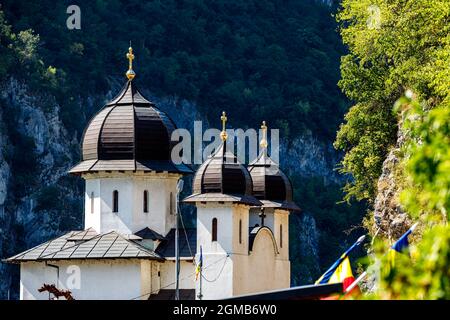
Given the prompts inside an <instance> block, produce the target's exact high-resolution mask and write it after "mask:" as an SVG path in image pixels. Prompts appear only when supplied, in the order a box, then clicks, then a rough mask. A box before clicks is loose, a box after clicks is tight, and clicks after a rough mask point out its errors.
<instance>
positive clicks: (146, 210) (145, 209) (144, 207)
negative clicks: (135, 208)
mask: <svg viewBox="0 0 450 320" xmlns="http://www.w3.org/2000/svg"><path fill="white" fill-rule="evenodd" d="M143 210H144V212H148V191H147V190H145V191H144V203H143Z"/></svg>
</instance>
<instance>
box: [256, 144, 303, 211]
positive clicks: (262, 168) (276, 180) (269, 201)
mask: <svg viewBox="0 0 450 320" xmlns="http://www.w3.org/2000/svg"><path fill="white" fill-rule="evenodd" d="M248 171H249V172H250V176H251V177H252V180H253V195H254V196H255V197H256V198H257V199H258V200H261V202H262V203H263V204H264V206H265V207H279V208H282V209H287V210H300V208H299V207H298V206H297V205H296V204H295V203H294V202H293V201H292V184H291V181H290V180H289V178H288V177H287V176H286V175H285V174H284V172H283V171H281V169H280V168H279V166H278V165H277V164H276V163H275V162H274V161H273V160H272V159H271V158H270V157H269V156H268V155H267V149H265V148H263V150H262V151H261V153H260V154H259V156H258V158H256V160H255V161H253V162H252V163H250V164H249V165H248Z"/></svg>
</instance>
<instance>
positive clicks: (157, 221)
mask: <svg viewBox="0 0 450 320" xmlns="http://www.w3.org/2000/svg"><path fill="white" fill-rule="evenodd" d="M83 177H84V178H85V180H86V191H85V228H86V229H87V228H91V227H92V228H94V229H95V230H96V231H97V232H99V233H105V232H109V231H112V230H115V231H117V232H119V233H122V234H130V233H135V232H137V231H139V230H141V229H143V228H145V227H149V228H151V229H153V230H155V231H156V232H158V233H160V234H162V235H165V234H167V233H168V232H169V230H170V229H171V228H173V227H174V225H175V215H174V211H175V197H176V185H177V181H178V179H179V178H180V177H181V176H180V175H178V174H168V173H142V172H141V173H139V172H137V173H120V172H111V173H106V172H103V173H97V174H85V175H84V176H83ZM114 190H117V191H118V193H119V210H118V212H117V213H116V212H112V209H113V208H112V207H113V191H114ZM145 190H147V191H148V199H149V200H148V212H144V207H143V201H144V200H143V199H144V191H145ZM92 194H93V195H94V202H93V203H94V210H93V211H92V210H91V204H92V202H91V195H92ZM171 194H172V196H171Z"/></svg>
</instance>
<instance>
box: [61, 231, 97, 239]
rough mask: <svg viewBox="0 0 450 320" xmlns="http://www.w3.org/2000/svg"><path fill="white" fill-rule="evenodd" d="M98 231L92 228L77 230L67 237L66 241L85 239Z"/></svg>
mask: <svg viewBox="0 0 450 320" xmlns="http://www.w3.org/2000/svg"><path fill="white" fill-rule="evenodd" d="M97 235H98V233H97V231H95V230H94V229H92V228H89V229H86V230H83V231H80V232H77V233H76V234H75V235H73V236H71V237H68V238H67V241H86V240H90V239H92V238H94V237H95V236H97Z"/></svg>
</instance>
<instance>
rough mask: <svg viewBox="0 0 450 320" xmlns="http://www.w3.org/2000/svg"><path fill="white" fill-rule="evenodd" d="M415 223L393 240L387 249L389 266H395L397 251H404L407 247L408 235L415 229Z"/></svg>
mask: <svg viewBox="0 0 450 320" xmlns="http://www.w3.org/2000/svg"><path fill="white" fill-rule="evenodd" d="M417 225H418V224H417V223H415V224H414V225H413V226H412V227H411V228H409V230H408V231H406V232H405V233H404V234H403V235H402V236H401V237H400V238H399V239H398V240H397V242H395V243H394V244H393V245H392V247H390V249H389V251H388V253H387V254H388V261H389V267H390V268H393V267H394V266H395V257H396V255H397V253H405V252H406V251H407V250H408V247H409V241H408V236H409V235H410V234H411V233H412V232H413V231H414V230H415V229H416V227H417Z"/></svg>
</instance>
